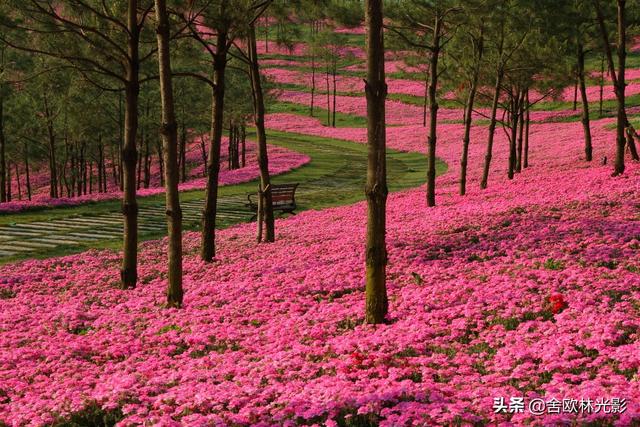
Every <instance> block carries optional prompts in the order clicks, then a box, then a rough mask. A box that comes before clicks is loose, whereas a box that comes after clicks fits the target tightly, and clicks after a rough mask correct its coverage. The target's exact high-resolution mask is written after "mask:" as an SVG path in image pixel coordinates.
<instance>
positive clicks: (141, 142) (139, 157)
mask: <svg viewBox="0 0 640 427" xmlns="http://www.w3.org/2000/svg"><path fill="white" fill-rule="evenodd" d="M143 139H144V135H143V134H142V132H141V137H140V144H139V147H138V166H137V173H138V175H137V178H136V188H137V189H138V190H139V189H140V187H141V186H142V153H143V150H142V144H143Z"/></svg>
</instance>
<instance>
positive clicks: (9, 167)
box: [7, 162, 13, 202]
mask: <svg viewBox="0 0 640 427" xmlns="http://www.w3.org/2000/svg"><path fill="white" fill-rule="evenodd" d="M12 190H13V184H12V183H11V162H7V202H10V201H11V196H12V194H11V192H12Z"/></svg>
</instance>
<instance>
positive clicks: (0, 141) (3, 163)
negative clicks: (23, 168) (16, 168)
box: [0, 94, 7, 203]
mask: <svg viewBox="0 0 640 427" xmlns="http://www.w3.org/2000/svg"><path fill="white" fill-rule="evenodd" d="M6 180H7V158H6V140H5V135H4V97H3V96H2V95H1V94H0V203H2V202H6V201H7V181H6Z"/></svg>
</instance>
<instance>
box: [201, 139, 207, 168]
mask: <svg viewBox="0 0 640 427" xmlns="http://www.w3.org/2000/svg"><path fill="white" fill-rule="evenodd" d="M200 152H201V155H202V164H203V165H205V167H204V176H207V146H206V144H205V142H204V137H203V136H200Z"/></svg>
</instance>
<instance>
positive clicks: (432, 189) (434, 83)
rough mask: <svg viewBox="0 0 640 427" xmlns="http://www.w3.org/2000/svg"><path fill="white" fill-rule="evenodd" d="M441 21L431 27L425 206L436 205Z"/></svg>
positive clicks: (436, 20)
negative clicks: (431, 46)
mask: <svg viewBox="0 0 640 427" xmlns="http://www.w3.org/2000/svg"><path fill="white" fill-rule="evenodd" d="M441 29H442V21H441V20H440V18H439V17H438V16H436V18H435V25H434V28H433V50H432V51H431V61H430V64H429V74H430V76H429V137H428V138H427V143H428V145H429V158H428V162H429V163H428V168H427V206H429V207H433V206H435V205H436V138H437V135H438V134H437V126H438V100H437V98H436V95H437V93H436V91H437V89H438V57H439V56H440V36H441V34H440V32H441Z"/></svg>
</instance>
